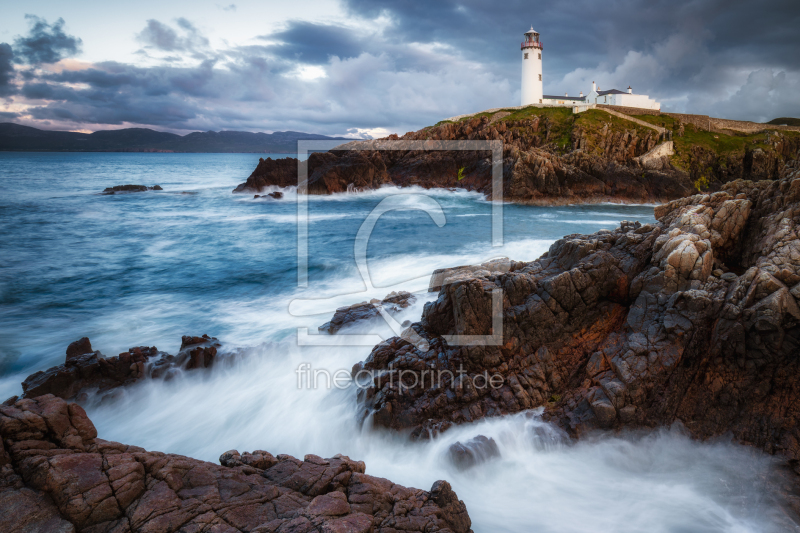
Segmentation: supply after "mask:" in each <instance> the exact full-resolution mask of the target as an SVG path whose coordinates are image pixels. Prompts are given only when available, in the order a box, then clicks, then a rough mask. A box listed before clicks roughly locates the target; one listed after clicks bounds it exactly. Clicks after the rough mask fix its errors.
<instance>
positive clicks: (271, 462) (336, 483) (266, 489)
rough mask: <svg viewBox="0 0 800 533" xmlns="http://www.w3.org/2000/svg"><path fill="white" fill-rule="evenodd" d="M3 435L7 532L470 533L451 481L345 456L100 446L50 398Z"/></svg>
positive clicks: (21, 406)
mask: <svg viewBox="0 0 800 533" xmlns="http://www.w3.org/2000/svg"><path fill="white" fill-rule="evenodd" d="M0 435H1V436H2V449H0V531H3V532H5V533H22V532H25V533H32V532H38V533H74V532H76V531H80V532H87V533H101V532H108V533H112V532H113V533H123V532H128V533H132V532H141V533H145V532H148V533H150V532H152V533H163V532H171V531H181V532H186V533H189V532H201V531H205V532H214V533H241V532H251V533H272V532H285V533H288V532H293V533H310V532H331V533H333V532H341V533H345V532H348V533H350V532H352V533H367V532H386V533H389V532H391V533H394V532H396V531H409V532H419V533H422V532H425V533H428V532H441V533H467V532H468V531H471V530H470V519H469V515H468V514H467V510H466V507H465V506H464V503H463V502H461V501H459V499H458V497H457V496H456V495H455V493H454V492H453V490H452V489H451V488H450V485H449V484H448V483H447V482H446V481H437V482H436V483H434V484H433V486H432V487H431V490H430V491H423V490H419V489H410V488H406V487H402V486H400V485H396V484H394V483H392V482H391V481H389V480H387V479H382V478H377V477H373V476H370V475H367V474H365V473H364V472H365V465H364V463H363V462H360V461H353V460H351V459H350V458H348V457H344V456H341V455H337V456H335V457H332V458H330V459H323V458H321V457H318V456H316V455H307V456H305V458H304V459H303V460H302V461H301V460H299V459H295V458H294V457H291V456H288V455H278V456H273V455H272V454H270V453H269V452H266V451H260V450H259V451H254V452H252V453H241V454H240V453H239V452H238V451H236V450H231V451H229V452H225V453H224V454H222V456H221V457H220V462H221V463H222V464H221V465H216V464H212V463H208V462H205V461H198V460H195V459H190V458H188V457H182V456H180V455H172V454H165V453H160V452H148V451H145V450H144V449H142V448H138V447H136V446H127V445H125V444H119V443H117V442H109V441H105V440H102V439H99V438H97V431H96V429H95V427H94V425H93V424H92V422H91V421H90V420H89V418H88V417H87V416H86V413H85V412H84V410H83V409H82V408H81V407H80V406H79V405H77V404H69V403H67V402H65V401H64V400H62V399H60V398H56V397H55V396H53V395H45V396H40V397H38V398H33V399H25V400H19V401H17V402H16V403H13V404H12V405H2V406H0Z"/></svg>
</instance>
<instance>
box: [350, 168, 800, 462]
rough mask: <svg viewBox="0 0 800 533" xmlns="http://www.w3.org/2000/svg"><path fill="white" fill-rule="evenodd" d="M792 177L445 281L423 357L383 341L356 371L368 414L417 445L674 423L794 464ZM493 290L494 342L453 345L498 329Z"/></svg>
mask: <svg viewBox="0 0 800 533" xmlns="http://www.w3.org/2000/svg"><path fill="white" fill-rule="evenodd" d="M787 168H788V169H789V170H790V171H789V172H787V173H786V174H785V175H784V176H783V177H782V178H781V179H779V180H775V181H761V182H757V183H754V182H748V181H735V182H732V183H729V184H728V185H726V186H725V187H724V189H723V191H720V192H718V193H714V194H707V195H696V196H692V197H688V198H683V199H679V200H675V201H672V202H670V203H668V204H665V205H662V206H659V207H658V208H656V217H657V218H658V222H657V223H656V224H648V225H641V224H639V223H629V222H623V223H622V224H621V226H620V228H619V229H617V230H615V231H605V230H604V231H600V232H597V233H595V234H593V235H568V236H566V237H564V238H563V239H561V240H559V241H557V242H556V243H554V244H553V245H552V246H551V248H550V250H549V251H548V252H547V253H546V254H545V255H544V256H542V257H541V258H539V259H538V260H536V261H533V262H530V263H517V262H513V261H507V260H506V261H504V262H503V263H502V268H500V266H498V265H492V266H478V267H469V268H459V269H450V270H449V271H441V272H437V273H435V274H434V276H433V278H432V280H431V287H432V288H438V292H439V295H438V298H437V299H436V300H435V301H433V302H430V303H428V304H427V305H426V306H425V310H424V312H423V316H422V320H421V321H420V322H418V323H416V324H412V326H411V327H412V328H413V329H414V330H415V331H417V333H418V334H419V335H420V336H422V337H423V338H424V339H425V340H427V342H428V345H429V349H427V350H422V349H420V348H418V347H416V346H413V345H411V344H409V343H408V342H406V341H405V340H403V339H400V338H396V337H395V338H392V339H388V340H387V341H385V342H382V343H381V344H379V345H378V346H376V347H375V348H374V349H373V351H372V353H371V354H370V356H369V358H368V359H367V360H366V361H365V362H364V363H363V365H360V366H359V365H357V368H359V369H363V370H365V371H373V372H374V373H375V374H376V375H377V374H380V375H381V378H380V379H376V380H375V382H374V384H373V386H372V387H371V388H369V389H367V390H364V391H361V392H359V400H360V401H361V402H362V406H361V409H362V410H363V411H364V412H372V413H374V417H373V420H374V422H375V423H376V424H379V425H383V426H386V427H390V428H397V429H401V428H408V429H412V430H413V432H412V435H414V436H419V437H422V436H424V435H426V434H431V433H436V432H438V431H443V430H445V429H447V427H449V426H450V425H452V424H457V423H461V422H471V421H475V420H479V419H481V418H483V417H486V416H498V415H503V414H508V413H514V412H518V411H522V410H525V409H531V408H534V407H538V406H543V407H544V408H545V410H544V418H545V419H546V420H550V421H553V422H555V423H557V424H558V425H560V426H561V427H563V428H564V429H565V430H567V432H568V433H569V434H570V435H571V436H573V437H577V436H580V435H581V434H583V433H584V432H585V431H587V430H590V429H592V428H598V427H600V428H619V427H621V426H623V425H624V426H634V427H636V426H656V425H669V424H671V423H673V422H675V421H676V420H680V421H681V422H683V424H684V425H685V426H686V428H687V429H688V430H689V431H690V432H691V433H692V434H693V435H694V436H696V437H699V438H708V437H713V436H717V435H721V434H725V433H731V434H732V435H734V436H735V438H736V439H738V440H739V441H740V442H743V443H747V444H751V445H753V446H757V447H759V448H761V449H763V450H765V451H767V452H769V453H781V454H784V455H785V456H786V457H788V458H789V459H791V460H793V461H798V460H800V445H798V443H800V430H798V428H800V407H798V406H800V367H799V366H798V365H800V359H798V357H797V354H798V353H800V305H798V296H800V289H797V288H796V287H797V285H798V283H799V282H800V231H799V230H798V228H799V227H800V203H798V199H797V198H795V196H794V195H793V194H791V191H794V190H795V188H796V187H798V185H797V183H800V169H798V168H797V167H796V166H795V165H794V164H787ZM715 272H716V273H717V274H720V273H722V274H721V275H719V276H717V275H715V274H714V273H715ZM498 289H502V291H503V294H502V296H503V304H502V320H503V330H502V338H501V342H500V344H499V345H493V343H490V344H488V345H487V344H486V343H484V344H480V343H477V344H473V345H455V341H453V344H450V342H451V341H449V340H448V339H453V336H455V335H484V336H490V335H496V334H497V333H498V332H494V331H493V321H492V316H491V309H492V303H491V302H492V293H493V291H495V290H498ZM401 373H402V374H401ZM399 376H402V379H399ZM492 376H495V378H496V380H497V381H496V386H486V382H487V381H488V378H490V377H492ZM432 379H438V380H439V383H440V384H441V387H432V386H431V380H432Z"/></svg>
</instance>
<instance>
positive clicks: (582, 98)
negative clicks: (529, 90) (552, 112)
mask: <svg viewBox="0 0 800 533" xmlns="http://www.w3.org/2000/svg"><path fill="white" fill-rule="evenodd" d="M542 98H544V99H545V100H586V97H585V96H550V95H547V94H546V95H544V96H542Z"/></svg>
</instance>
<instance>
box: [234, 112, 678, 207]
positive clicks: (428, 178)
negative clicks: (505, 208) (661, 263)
mask: <svg viewBox="0 0 800 533" xmlns="http://www.w3.org/2000/svg"><path fill="white" fill-rule="evenodd" d="M498 118H500V117H499V116H497V115H495V116H494V117H493V119H490V118H489V117H476V118H473V119H471V120H467V121H464V122H459V123H448V124H442V125H439V126H435V127H432V128H425V129H423V130H420V131H417V132H409V133H406V134H405V135H403V136H402V137H398V136H397V135H390V136H389V137H387V138H386V139H379V140H375V141H358V142H351V143H347V144H345V145H342V147H341V148H343V149H337V150H332V151H330V152H325V153H314V154H311V155H310V157H309V158H308V160H307V161H298V160H297V159H292V158H286V159H279V160H272V159H266V160H261V161H260V162H259V164H258V166H257V167H256V169H255V170H254V171H253V173H252V174H251V175H250V177H249V178H248V179H247V181H246V182H245V183H242V184H240V185H239V186H237V187H236V189H234V192H256V193H257V192H260V191H261V190H262V189H264V188H266V187H270V186H278V187H287V186H291V185H295V186H296V185H297V175H298V174H297V172H298V170H304V171H307V173H308V191H309V193H311V194H331V193H340V192H346V191H353V190H356V191H358V190H365V189H376V188H379V187H381V186H383V185H388V184H394V185H398V186H410V185H418V186H421V187H426V188H434V187H437V188H453V189H456V188H461V189H468V190H475V191H479V192H483V193H485V194H486V195H487V196H491V195H492V167H491V159H490V158H489V157H488V155H489V154H488V152H486V151H470V150H460V151H419V150H396V149H392V150H382V151H376V150H375V148H379V147H381V146H383V145H386V146H387V147H392V148H397V146H396V145H388V144H386V142H387V141H397V140H401V141H426V142H427V143H428V144H429V145H430V146H431V148H435V147H436V141H459V140H500V141H502V142H503V146H504V152H503V161H502V168H503V197H504V198H505V199H506V200H514V201H520V202H531V203H540V202H541V203H553V202H555V203H576V202H596V201H604V200H609V199H617V200H627V201H637V202H645V201H646V202H653V201H659V200H664V199H673V198H678V197H681V196H685V195H687V194H690V192H691V191H692V190H693V185H692V181H691V180H690V179H689V177H688V176H687V175H686V174H684V173H682V172H680V171H677V170H676V169H674V168H673V167H672V166H671V165H669V164H668V163H667V164H666V165H663V164H662V165H661V166H660V167H659V168H658V169H655V168H653V169H649V168H648V169H644V170H642V169H641V168H639V167H638V166H637V165H636V164H635V162H634V158H635V157H637V156H641V155H643V154H645V153H646V152H647V151H649V150H650V149H652V148H653V147H654V146H656V144H657V143H658V135H657V134H656V133H655V132H652V134H646V135H644V136H643V137H640V136H637V135H636V134H635V133H632V132H631V131H628V130H619V129H615V130H608V128H606V130H608V131H607V132H606V133H605V134H604V135H599V134H597V132H589V131H584V130H581V129H577V130H574V131H573V132H572V139H571V144H572V146H573V150H572V151H571V152H569V153H567V154H565V155H561V150H560V149H558V148H557V147H556V146H555V145H554V144H553V143H552V142H550V127H551V125H550V124H549V121H548V119H547V118H540V117H534V118H532V119H523V120H512V121H502V122H496V120H497V119H498ZM588 146H591V147H592V151H591V153H588V152H587V151H585V149H586V148H587V147H588ZM344 148H355V149H354V150H352V149H348V150H345V149H344ZM462 169H463V171H462V172H461V173H459V171H461V170H462ZM459 175H460V176H461V177H460V178H459Z"/></svg>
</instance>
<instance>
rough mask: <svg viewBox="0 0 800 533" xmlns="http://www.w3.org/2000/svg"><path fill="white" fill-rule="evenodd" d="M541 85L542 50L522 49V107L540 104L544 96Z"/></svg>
mask: <svg viewBox="0 0 800 533" xmlns="http://www.w3.org/2000/svg"><path fill="white" fill-rule="evenodd" d="M543 87H544V86H543V83H542V49H541V48H533V47H531V48H523V49H522V105H529V104H541V103H542V97H543V96H544V91H543Z"/></svg>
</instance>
